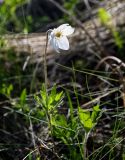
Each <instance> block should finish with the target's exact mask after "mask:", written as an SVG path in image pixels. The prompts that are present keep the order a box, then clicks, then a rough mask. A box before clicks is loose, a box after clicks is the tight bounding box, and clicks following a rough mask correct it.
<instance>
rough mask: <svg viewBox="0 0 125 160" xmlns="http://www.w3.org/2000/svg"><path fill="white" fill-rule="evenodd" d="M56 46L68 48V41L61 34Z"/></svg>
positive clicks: (63, 48)
mask: <svg viewBox="0 0 125 160" xmlns="http://www.w3.org/2000/svg"><path fill="white" fill-rule="evenodd" d="M57 44H58V47H59V48H60V49H62V50H68V49H69V41H68V39H67V37H66V36H62V37H60V38H58V39H57Z"/></svg>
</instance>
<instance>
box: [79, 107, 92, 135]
mask: <svg viewBox="0 0 125 160" xmlns="http://www.w3.org/2000/svg"><path fill="white" fill-rule="evenodd" d="M78 114H79V119H80V122H81V124H82V125H83V126H84V128H85V130H86V131H87V132H89V131H90V129H91V128H92V127H93V125H94V124H93V122H92V119H91V116H90V112H89V111H87V110H84V109H81V108H80V107H79V108H78Z"/></svg>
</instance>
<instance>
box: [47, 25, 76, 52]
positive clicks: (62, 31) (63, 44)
mask: <svg viewBox="0 0 125 160" xmlns="http://www.w3.org/2000/svg"><path fill="white" fill-rule="evenodd" d="M73 32H74V28H72V27H71V26H70V25H69V24H62V25H60V26H59V27H58V28H54V29H53V30H51V32H50V34H49V43H50V44H51V45H52V47H53V48H54V49H55V50H56V51H57V52H58V53H59V50H60V49H62V50H68V49H69V41H68V38H67V36H69V35H71V34H72V33H73Z"/></svg>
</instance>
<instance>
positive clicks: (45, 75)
mask: <svg viewBox="0 0 125 160" xmlns="http://www.w3.org/2000/svg"><path fill="white" fill-rule="evenodd" d="M47 45H48V32H47V33H46V44H45V52H44V78H45V88H46V94H47V85H48V80H47Z"/></svg>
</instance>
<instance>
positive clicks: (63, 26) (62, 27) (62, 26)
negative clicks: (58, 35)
mask: <svg viewBox="0 0 125 160" xmlns="http://www.w3.org/2000/svg"><path fill="white" fill-rule="evenodd" d="M67 26H69V24H68V23H66V24H62V25H60V26H59V27H58V28H57V30H58V31H62V30H63V29H65V28H67Z"/></svg>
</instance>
